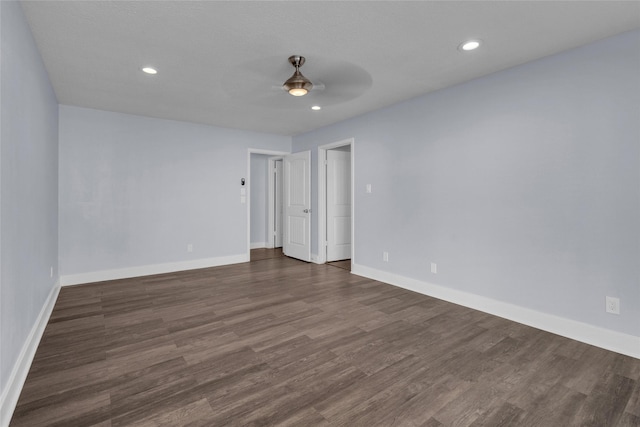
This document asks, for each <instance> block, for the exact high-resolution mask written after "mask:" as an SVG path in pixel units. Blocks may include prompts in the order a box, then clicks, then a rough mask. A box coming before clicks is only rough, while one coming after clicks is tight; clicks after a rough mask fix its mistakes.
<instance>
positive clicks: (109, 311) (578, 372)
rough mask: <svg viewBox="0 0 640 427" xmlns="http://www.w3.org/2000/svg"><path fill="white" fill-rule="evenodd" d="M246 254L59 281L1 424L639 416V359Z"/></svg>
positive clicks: (638, 421)
mask: <svg viewBox="0 0 640 427" xmlns="http://www.w3.org/2000/svg"><path fill="white" fill-rule="evenodd" d="M273 254H276V253H275V252H273V253H272V255H273ZM255 255H256V256H255V257H253V259H255V261H252V262H250V263H246V264H238V265H232V266H225V267H217V268H210V269H203V270H194V271H188V272H181V273H174V274H165V275H158V276H149V277H143V278H136V279H126V280H117V281H111V282H102V283H96V284H90V285H81V286H73V287H65V288H63V289H62V290H61V292H60V296H59V298H58V301H57V303H56V306H55V309H54V311H53V314H52V317H51V319H50V322H49V324H48V325H47V328H46V331H45V333H44V337H43V339H42V342H41V344H40V347H39V348H38V351H37V354H36V356H35V360H34V363H33V365H32V367H31V371H30V373H29V376H28V378H27V381H26V384H25V386H24V389H23V391H22V395H21V397H20V400H19V402H18V406H17V408H16V411H15V413H14V417H13V420H12V422H11V426H13V427H18V426H29V427H37V426H103V427H107V426H113V427H116V426H159V425H169V426H182V425H189V426H254V425H256V426H257V425H262V426H272V425H273V426H276V425H277V426H430V427H437V426H544V427H555V426H563V427H564V426H598V427H603V426H639V425H640V360H638V359H633V358H630V357H626V356H622V355H620V354H616V353H613V352H609V351H605V350H602V349H599V348H596V347H592V346H589V345H586V344H582V343H579V342H576V341H572V340H570V339H566V338H562V337H559V336H556V335H553V334H549V333H546V332H542V331H539V330H536V329H533V328H530V327H527V326H523V325H520V324H517V323H513V322H510V321H507V320H504V319H500V318H498V317H494V316H491V315H488V314H484V313H481V312H478V311H474V310H470V309H466V308H463V307H460V306H456V305H454V304H450V303H446V302H443V301H440V300H437V299H434V298H429V297H426V296H423V295H419V294H416V293H413V292H409V291H406V290H403V289H400V288H396V287H393V286H391V285H387V284H384V283H380V282H376V281H373V280H369V279H365V278H362V277H358V276H355V275H351V274H350V273H349V272H348V271H345V270H343V269H340V268H335V267H331V266H327V265H315V264H308V263H303V262H299V261H296V260H292V259H289V258H286V257H282V256H266V254H262V255H265V256H260V255H261V254H260V253H259V252H256V253H255ZM260 258H261V259H260Z"/></svg>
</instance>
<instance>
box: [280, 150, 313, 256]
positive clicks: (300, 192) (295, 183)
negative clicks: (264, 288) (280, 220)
mask: <svg viewBox="0 0 640 427" xmlns="http://www.w3.org/2000/svg"><path fill="white" fill-rule="evenodd" d="M310 193H311V151H303V152H301V153H296V154H291V155H288V156H285V158H284V244H283V246H282V251H283V252H284V254H285V255H286V256H289V257H292V258H297V259H301V260H303V261H311V194H310Z"/></svg>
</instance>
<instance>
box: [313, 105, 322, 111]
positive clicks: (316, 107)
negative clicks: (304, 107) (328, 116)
mask: <svg viewBox="0 0 640 427" xmlns="http://www.w3.org/2000/svg"><path fill="white" fill-rule="evenodd" d="M311 109H312V110H315V111H318V110H322V107H321V106H319V105H314V106H313V107H311Z"/></svg>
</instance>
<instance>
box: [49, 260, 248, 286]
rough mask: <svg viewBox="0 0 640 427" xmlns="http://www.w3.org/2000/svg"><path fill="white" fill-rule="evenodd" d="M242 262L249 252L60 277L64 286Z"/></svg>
mask: <svg viewBox="0 0 640 427" xmlns="http://www.w3.org/2000/svg"><path fill="white" fill-rule="evenodd" d="M241 262H249V254H241V255H230V256H223V257H215V258H202V259H195V260H190V261H180V262H169V263H165V264H152V265H141V266H138V267H127V268H118V269H114V270H102V271H93V272H89V273H79V274H69V275H64V276H61V277H60V284H61V285H62V286H71V285H80V284H83V283H93V282H104V281H105V280H118V279H128V278H131V277H141V276H151V275H154V274H164V273H173V272H176V271H185V270H196V269H198V268H209V267H218V266H221V265H229V264H239V263H241Z"/></svg>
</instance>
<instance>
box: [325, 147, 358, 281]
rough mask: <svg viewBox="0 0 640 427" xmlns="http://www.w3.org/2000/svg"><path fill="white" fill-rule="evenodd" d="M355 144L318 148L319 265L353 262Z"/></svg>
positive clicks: (338, 265)
mask: <svg viewBox="0 0 640 427" xmlns="http://www.w3.org/2000/svg"><path fill="white" fill-rule="evenodd" d="M354 163H355V162H354V140H353V138H351V139H347V140H343V141H339V142H335V143H332V144H327V145H323V146H320V147H318V166H319V167H318V206H319V212H318V237H319V251H318V252H319V253H318V263H321V264H322V263H325V262H326V263H330V264H331V265H334V266H336V267H340V268H344V269H348V270H350V269H351V264H352V263H353V262H354V227H353V218H354V215H353V213H354V192H353V188H354V184H353V183H354Z"/></svg>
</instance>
